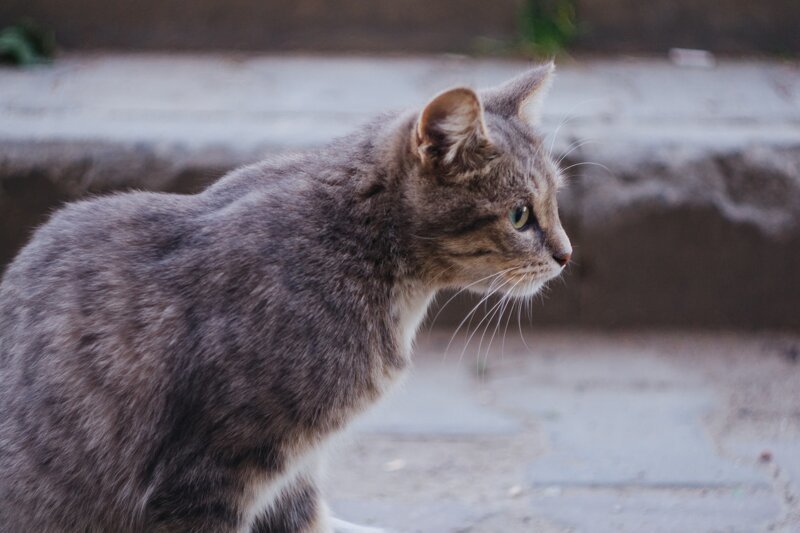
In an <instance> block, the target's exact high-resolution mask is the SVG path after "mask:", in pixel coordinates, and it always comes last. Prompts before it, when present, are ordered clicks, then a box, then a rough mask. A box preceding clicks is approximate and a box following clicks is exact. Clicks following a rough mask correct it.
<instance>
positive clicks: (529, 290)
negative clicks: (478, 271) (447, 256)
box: [467, 276, 555, 298]
mask: <svg viewBox="0 0 800 533" xmlns="http://www.w3.org/2000/svg"><path fill="white" fill-rule="evenodd" d="M554 277H555V276H551V277H547V278H532V279H525V280H516V281H510V282H509V283H507V284H506V285H505V286H501V287H497V285H496V284H495V285H492V284H479V285H473V286H471V287H468V288H467V290H468V291H469V292H474V293H476V294H479V295H486V294H490V293H497V294H499V295H508V296H511V297H513V298H527V297H529V296H533V295H534V294H536V293H537V292H539V291H540V290H541V289H542V287H544V286H545V284H546V283H547V282H548V281H550V280H551V279H553V278H554Z"/></svg>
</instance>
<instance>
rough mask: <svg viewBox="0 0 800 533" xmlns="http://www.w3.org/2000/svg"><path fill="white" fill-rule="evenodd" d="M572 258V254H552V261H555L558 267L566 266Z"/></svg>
mask: <svg viewBox="0 0 800 533" xmlns="http://www.w3.org/2000/svg"><path fill="white" fill-rule="evenodd" d="M571 257H572V252H556V253H554V254H553V259H555V260H556V263H558V264H559V265H561V266H562V267H563V266H566V264H567V263H569V260H570V258H571Z"/></svg>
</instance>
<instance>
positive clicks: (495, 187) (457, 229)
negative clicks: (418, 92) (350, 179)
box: [408, 64, 572, 296]
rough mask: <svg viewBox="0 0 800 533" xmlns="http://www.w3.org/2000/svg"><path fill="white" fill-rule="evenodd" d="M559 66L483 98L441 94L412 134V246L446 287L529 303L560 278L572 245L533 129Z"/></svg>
mask: <svg viewBox="0 0 800 533" xmlns="http://www.w3.org/2000/svg"><path fill="white" fill-rule="evenodd" d="M552 71H553V65H552V64H547V65H543V66H540V67H537V68H535V69H532V70H530V71H528V72H526V73H524V74H522V75H521V76H519V77H517V78H515V79H513V80H511V81H510V82H508V83H506V84H504V85H502V86H500V87H498V88H495V89H491V90H487V91H483V92H480V93H476V92H475V91H473V90H472V89H469V88H463V87H459V88H455V89H450V90H448V91H445V92H443V93H440V94H439V95H437V96H436V97H435V98H433V99H432V100H431V101H430V102H429V103H428V104H427V105H426V106H425V108H424V109H423V110H422V112H421V113H419V115H418V118H417V120H416V122H415V126H414V129H413V132H412V141H411V147H412V152H413V155H412V158H413V159H414V165H413V167H414V169H415V170H414V179H413V180H411V187H410V188H409V192H408V194H409V195H411V196H412V197H411V198H409V205H410V206H412V210H413V219H412V220H413V221H412V228H413V229H412V231H413V237H412V238H413V239H414V240H415V245H416V248H417V249H418V250H420V252H421V256H422V257H424V259H425V262H426V266H427V269H428V271H429V272H428V274H429V275H430V276H431V277H432V278H433V279H434V280H436V281H439V282H440V283H441V285H442V286H455V287H468V288H469V289H471V290H478V291H489V290H499V291H501V292H506V293H510V294H514V295H519V296H524V295H529V294H532V293H534V292H536V291H537V290H538V289H539V288H541V287H542V285H543V284H544V283H545V282H546V281H548V280H550V279H552V278H553V277H555V276H557V275H558V274H560V273H561V271H562V270H563V269H564V267H565V266H566V265H567V263H568V262H569V259H570V256H571V254H572V247H571V245H570V242H569V239H568V238H567V235H566V233H565V232H564V229H563V228H562V226H561V221H560V220H559V216H558V205H557V203H556V192H557V190H558V188H559V185H560V184H561V177H560V175H559V170H558V168H557V167H556V164H555V162H554V161H553V159H552V157H551V155H550V154H549V153H548V150H547V149H546V148H545V147H544V146H543V144H544V143H543V139H542V137H541V136H540V135H539V133H537V131H536V125H537V122H538V111H539V106H540V103H541V100H542V98H543V96H544V93H545V92H546V89H547V86H548V85H549V81H550V78H551V75H552Z"/></svg>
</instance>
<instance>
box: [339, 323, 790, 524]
mask: <svg viewBox="0 0 800 533" xmlns="http://www.w3.org/2000/svg"><path fill="white" fill-rule="evenodd" d="M511 329H513V328H511ZM501 333H502V332H501ZM489 334H491V330H490V331H489V333H488V334H487V338H484V339H483V346H481V347H480V355H478V350H479V347H478V346H479V339H478V338H479V337H480V333H479V334H478V335H476V336H475V337H473V339H472V341H471V343H470V345H469V347H468V348H466V349H465V348H464V343H465V340H466V338H465V337H463V336H459V337H457V338H456V339H455V340H454V341H453V343H452V344H451V345H450V347H449V349H446V347H447V344H448V341H449V339H450V334H449V333H444V332H438V331H437V332H433V333H431V334H426V333H423V334H421V336H420V342H419V347H418V350H417V352H418V353H417V356H416V368H415V370H414V372H413V374H412V376H411V377H410V379H409V380H408V381H407V382H406V384H405V386H404V387H403V388H401V389H399V390H398V391H397V393H396V394H394V395H392V397H390V398H389V399H388V401H386V402H385V403H383V404H381V405H380V406H378V408H377V409H375V410H374V411H372V412H371V413H369V414H368V415H367V416H366V417H364V418H363V419H362V420H360V421H359V422H358V423H357V424H356V430H355V431H354V432H352V434H350V435H348V436H347V437H345V438H343V440H342V442H340V443H339V444H338V445H337V446H336V448H335V450H334V451H333V452H332V453H331V456H330V468H329V473H328V484H329V489H328V492H329V494H330V499H331V501H332V504H333V508H334V509H335V510H336V511H337V512H338V514H339V515H341V516H343V517H344V518H347V519H351V520H353V521H361V522H362V523H373V524H378V525H382V526H385V527H390V528H393V530H395V531H400V532H416V531H421V532H437V533H439V532H450V531H475V532H478V531H480V532H515V531H519V532H523V531H525V532H529V531H542V532H565V531H588V532H592V533H595V532H606V531H608V532H620V531H630V532H641V531H647V532H662V531H663V532H708V531H741V532H750V531H784V532H796V531H800V408H799V407H798V406H800V361H798V352H799V351H800V338H797V337H796V338H794V339H792V338H790V337H781V336H775V335H733V334H689V333H686V334H684V333H671V334H664V333H662V334H645V333H637V334H622V333H620V334H600V333H580V332H575V331H569V330H567V331H560V332H538V333H537V332H532V333H528V334H526V335H525V339H524V340H525V342H526V343H527V345H528V346H527V347H526V346H525V345H524V344H523V340H522V337H520V336H519V335H518V334H517V331H516V330H515V331H514V332H513V333H512V332H511V331H509V333H508V334H507V335H506V340H505V344H504V345H503V342H502V341H501V340H500V339H499V336H500V334H498V338H495V339H494V341H493V342H492V348H491V350H489V353H488V356H487V355H486V351H487V344H488V335H489ZM462 352H463V356H462Z"/></svg>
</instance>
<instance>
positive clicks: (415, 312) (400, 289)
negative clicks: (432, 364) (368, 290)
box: [391, 285, 434, 357]
mask: <svg viewBox="0 0 800 533" xmlns="http://www.w3.org/2000/svg"><path fill="white" fill-rule="evenodd" d="M433 295H434V291H432V290H430V289H427V288H418V287H414V286H408V285H399V286H397V287H395V289H394V291H393V294H392V309H391V317H392V328H393V332H394V337H395V342H396V343H397V347H398V349H399V350H400V351H401V353H402V355H403V357H409V356H410V355H411V349H412V346H413V344H414V337H415V336H416V334H417V330H418V329H419V326H420V324H421V323H422V321H423V319H424V318H425V315H426V313H427V312H428V307H429V306H430V302H431V299H432V298H433Z"/></svg>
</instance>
